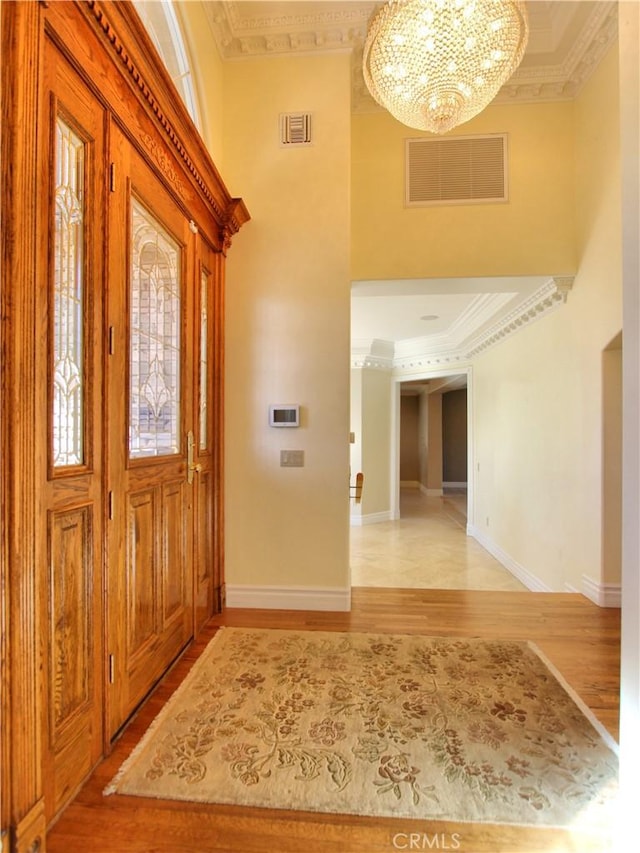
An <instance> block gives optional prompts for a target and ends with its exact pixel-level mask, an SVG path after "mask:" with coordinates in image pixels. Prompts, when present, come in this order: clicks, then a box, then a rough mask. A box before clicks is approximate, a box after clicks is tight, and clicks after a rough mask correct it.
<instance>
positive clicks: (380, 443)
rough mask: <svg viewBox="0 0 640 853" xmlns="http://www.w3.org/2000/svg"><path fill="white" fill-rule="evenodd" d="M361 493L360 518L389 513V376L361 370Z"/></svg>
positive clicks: (378, 371)
mask: <svg viewBox="0 0 640 853" xmlns="http://www.w3.org/2000/svg"><path fill="white" fill-rule="evenodd" d="M361 373H362V472H363V473H364V488H363V490H362V504H361V514H362V517H363V518H365V519H366V517H367V516H376V515H378V514H379V513H383V514H384V513H386V514H388V513H389V508H390V501H391V494H390V491H391V489H390V483H391V472H390V454H389V447H390V444H391V417H390V413H391V373H390V372H389V371H388V370H378V369H375V368H363V369H362V371H361Z"/></svg>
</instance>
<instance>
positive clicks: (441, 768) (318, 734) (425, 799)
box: [105, 628, 617, 828]
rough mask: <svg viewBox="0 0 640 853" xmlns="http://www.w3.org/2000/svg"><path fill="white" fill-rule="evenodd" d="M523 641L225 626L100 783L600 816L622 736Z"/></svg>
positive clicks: (355, 810)
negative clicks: (616, 739) (614, 735)
mask: <svg viewBox="0 0 640 853" xmlns="http://www.w3.org/2000/svg"><path fill="white" fill-rule="evenodd" d="M579 701H580V700H578V699H577V697H575V696H573V697H572V696H571V695H570V692H569V688H567V687H565V686H563V685H562V684H561V683H560V682H559V680H558V677H556V676H555V675H554V674H553V673H552V672H551V670H550V668H549V666H548V664H546V663H545V662H543V660H542V659H541V657H540V655H539V654H538V653H537V652H536V650H535V649H534V648H533V647H532V646H531V645H529V644H527V643H514V642H503V641H499V642H487V641H484V640H474V639H471V640H458V639H439V638H429V637H421V636H409V635H407V636H405V635H403V636H397V635H387V634H355V633H353V634H351V633H334V632H324V631H302V632H300V631H298V632H296V631H280V630H245V629H238V628H223V629H221V630H220V631H219V632H218V633H217V634H216V636H215V637H214V639H213V640H212V641H211V643H210V644H209V646H208V647H207V649H206V650H205V651H204V652H203V654H202V656H201V657H200V658H199V659H198V661H197V662H196V664H195V665H194V666H193V668H192V670H191V672H190V673H189V675H188V677H187V678H186V680H185V681H184V683H183V684H182V685H181V686H180V687H179V688H178V690H177V691H176V693H175V694H174V695H173V696H172V698H171V699H170V700H169V702H168V703H167V705H166V706H165V707H164V708H163V710H162V711H161V713H160V714H159V715H158V717H157V718H156V720H155V721H154V723H153V724H152V725H151V727H150V729H149V730H148V732H147V733H146V734H145V736H144V737H143V739H142V741H141V742H140V743H139V744H138V746H137V747H136V748H135V750H134V752H133V753H132V754H131V756H130V757H129V758H128V759H127V761H126V762H125V763H124V765H123V766H122V768H121V769H120V771H119V773H118V774H117V776H116V778H115V779H114V780H113V781H112V783H111V784H110V786H109V787H108V788H107V789H106V791H105V793H106V794H110V793H115V792H118V793H120V794H134V795H138V796H145V797H158V798H164V799H173V800H191V801H198V802H207V803H226V804H236V805H245V806H263V807H268V808H282V809H300V810H305V811H321V812H334V813H343V814H344V813H346V814H358V815H377V816H396V817H411V818H420V819H429V820H438V819H440V820H452V821H479V822H490V823H513V824H522V825H538V826H561V827H569V826H574V827H576V828H577V827H578V826H585V825H589V824H593V825H597V826H600V827H602V826H606V825H607V823H610V822H611V821H613V817H612V814H613V808H614V800H615V793H616V787H617V781H616V780H617V759H616V753H615V744H614V743H613V741H612V739H610V738H608V735H607V734H606V733H605V732H604V730H602V729H601V727H599V724H598V723H597V722H596V721H595V719H594V718H589V717H588V715H589V712H588V711H587V709H586V707H582V706H581V705H580V704H579Z"/></svg>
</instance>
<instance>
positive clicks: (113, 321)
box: [106, 122, 200, 737]
mask: <svg viewBox="0 0 640 853" xmlns="http://www.w3.org/2000/svg"><path fill="white" fill-rule="evenodd" d="M110 143H111V158H110V159H111V161H112V165H111V175H110V190H111V192H110V206H109V235H110V236H109V252H108V256H109V274H108V295H107V325H108V340H109V348H108V351H109V354H108V356H107V362H106V363H107V387H108V392H107V400H108V447H107V453H108V459H109V463H108V486H107V487H108V500H107V504H108V513H107V515H108V520H107V530H108V594H107V603H108V604H107V606H108V647H107V654H108V660H109V685H108V690H109V701H108V709H109V710H108V734H109V736H111V737H113V736H114V735H115V734H116V733H117V731H118V730H119V729H120V727H121V726H122V724H123V723H124V722H125V721H126V720H127V718H128V717H129V716H130V714H131V713H132V712H133V710H134V709H135V708H136V706H137V705H138V704H139V703H140V702H141V701H142V699H143V698H144V697H145V695H146V694H147V693H148V691H149V689H150V688H151V687H152V686H153V684H154V683H155V682H156V681H157V680H158V678H160V676H161V675H162V674H163V673H164V672H165V670H166V669H167V667H168V665H169V664H170V663H171V661H172V660H173V659H174V658H175V657H176V656H177V655H178V653H179V652H180V651H181V649H182V648H183V647H184V646H185V645H186V643H187V642H188V641H189V640H190V639H191V637H192V636H193V632H194V600H193V599H194V596H193V562H194V557H193V547H194V535H193V532H194V512H193V503H194V491H195V490H196V489H197V488H198V476H199V472H198V471H197V463H196V462H195V442H196V439H195V434H196V430H197V425H196V424H195V423H194V415H195V410H196V403H195V401H196V400H197V399H198V393H197V384H198V376H199V371H200V365H199V353H198V351H197V349H196V346H195V344H196V338H197V336H196V335H195V334H194V319H195V316H196V304H195V301H196V289H195V287H194V284H193V283H194V279H195V275H194V263H195V233H194V232H195V230H196V229H195V228H190V223H189V220H188V219H187V217H186V215H185V214H184V212H183V211H182V210H181V209H180V207H179V206H178V204H177V202H176V201H175V200H174V198H173V197H172V196H171V195H170V194H169V192H168V191H167V189H166V188H165V186H164V184H163V183H162V182H161V181H160V180H159V179H158V177H157V175H156V174H155V173H154V171H153V170H152V169H151V168H150V166H149V165H148V163H147V161H146V160H145V159H144V158H143V157H142V156H141V154H140V153H139V152H138V151H137V150H136V148H134V146H133V144H132V143H131V142H130V141H129V139H128V138H127V137H126V136H125V135H124V133H123V132H122V131H121V130H120V129H119V127H118V126H117V125H116V123H115V122H112V124H111V127H110Z"/></svg>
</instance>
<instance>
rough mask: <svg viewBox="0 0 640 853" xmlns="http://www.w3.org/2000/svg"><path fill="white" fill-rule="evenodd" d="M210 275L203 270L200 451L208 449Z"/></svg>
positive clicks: (201, 290)
mask: <svg viewBox="0 0 640 853" xmlns="http://www.w3.org/2000/svg"><path fill="white" fill-rule="evenodd" d="M208 298H209V274H208V273H207V271H206V270H204V269H203V270H202V272H201V274H200V426H199V432H200V443H199V447H200V450H206V449H207V425H208V412H209V391H208V385H209V358H208V353H209V346H208V342H209V314H208V311H207V301H208Z"/></svg>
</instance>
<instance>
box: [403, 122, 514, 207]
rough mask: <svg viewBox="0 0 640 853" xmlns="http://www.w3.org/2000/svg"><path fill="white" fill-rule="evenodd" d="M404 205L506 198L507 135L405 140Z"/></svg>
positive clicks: (495, 200)
mask: <svg viewBox="0 0 640 853" xmlns="http://www.w3.org/2000/svg"><path fill="white" fill-rule="evenodd" d="M405 162H406V168H405V171H406V195H405V204H406V206H407V207H417V206H425V205H432V204H476V203H481V202H485V203H486V202H497V201H507V200H508V186H507V135H506V133H499V134H490V135H483V136H452V137H450V138H447V139H439V138H438V139H407V140H406V159H405Z"/></svg>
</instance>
